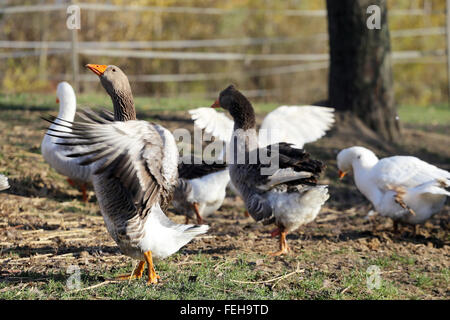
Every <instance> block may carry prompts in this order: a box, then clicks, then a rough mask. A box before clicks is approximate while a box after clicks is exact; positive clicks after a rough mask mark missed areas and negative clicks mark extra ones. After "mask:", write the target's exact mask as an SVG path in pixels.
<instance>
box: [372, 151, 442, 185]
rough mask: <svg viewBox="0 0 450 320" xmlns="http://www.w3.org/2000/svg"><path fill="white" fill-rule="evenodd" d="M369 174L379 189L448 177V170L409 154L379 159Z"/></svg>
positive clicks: (418, 183)
mask: <svg viewBox="0 0 450 320" xmlns="http://www.w3.org/2000/svg"><path fill="white" fill-rule="evenodd" d="M371 175H372V181H373V182H374V183H375V184H376V185H377V186H378V188H380V189H381V190H387V189H389V188H390V187H394V186H396V187H403V188H414V187H417V186H419V185H421V184H423V183H427V182H429V181H432V180H443V181H445V180H449V179H450V172H448V171H445V170H442V169H440V168H438V167H436V166H433V165H431V164H429V163H426V162H425V161H422V160H420V159H418V158H416V157H409V156H395V157H389V158H384V159H381V160H380V161H379V162H378V163H377V164H376V165H375V167H373V169H372V170H371Z"/></svg>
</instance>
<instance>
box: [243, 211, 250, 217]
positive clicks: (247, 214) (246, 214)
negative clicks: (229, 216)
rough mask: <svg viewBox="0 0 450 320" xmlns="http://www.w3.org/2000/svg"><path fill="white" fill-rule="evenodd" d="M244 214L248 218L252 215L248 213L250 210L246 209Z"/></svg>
mask: <svg viewBox="0 0 450 320" xmlns="http://www.w3.org/2000/svg"><path fill="white" fill-rule="evenodd" d="M244 216H245V217H246V218H248V217H250V213H248V211H247V210H245V212H244Z"/></svg>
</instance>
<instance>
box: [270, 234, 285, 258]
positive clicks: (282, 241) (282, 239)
mask: <svg viewBox="0 0 450 320" xmlns="http://www.w3.org/2000/svg"><path fill="white" fill-rule="evenodd" d="M286 235H287V232H286V231H281V232H280V250H278V251H277V252H273V253H271V254H270V255H271V256H274V257H275V256H281V255H283V254H287V253H288V252H289V247H288V244H287V241H286Z"/></svg>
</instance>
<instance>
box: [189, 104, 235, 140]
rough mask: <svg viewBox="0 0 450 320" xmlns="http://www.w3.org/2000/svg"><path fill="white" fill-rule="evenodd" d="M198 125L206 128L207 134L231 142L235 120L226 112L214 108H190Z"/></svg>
mask: <svg viewBox="0 0 450 320" xmlns="http://www.w3.org/2000/svg"><path fill="white" fill-rule="evenodd" d="M189 114H190V115H191V118H192V120H194V124H195V126H196V127H198V128H200V129H202V130H205V132H206V133H207V134H210V135H211V136H213V137H215V138H216V139H219V140H220V141H225V142H229V141H230V140H231V137H232V135H233V129H234V121H233V120H231V119H230V118H228V117H227V116H226V115H225V113H223V112H217V111H216V110H214V109H212V108H197V109H192V110H189Z"/></svg>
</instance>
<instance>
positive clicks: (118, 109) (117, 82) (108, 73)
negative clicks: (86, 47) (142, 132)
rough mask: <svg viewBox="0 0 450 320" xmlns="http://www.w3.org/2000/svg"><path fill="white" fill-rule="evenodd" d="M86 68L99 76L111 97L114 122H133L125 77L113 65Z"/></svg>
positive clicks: (91, 65)
mask: <svg viewBox="0 0 450 320" xmlns="http://www.w3.org/2000/svg"><path fill="white" fill-rule="evenodd" d="M86 68H88V69H90V70H91V71H92V72H94V73H95V74H96V75H98V76H99V78H100V83H101V84H102V86H103V88H105V90H106V92H107V93H108V94H109V96H110V97H111V100H112V102H113V104H114V117H115V120H116V121H127V120H135V119H136V110H135V108H134V99H133V93H132V91H131V86H130V82H129V81H128V77H127V75H126V74H125V73H124V72H123V71H122V70H121V69H120V68H119V67H118V66H115V65H109V66H106V65H101V64H87V65H86Z"/></svg>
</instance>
